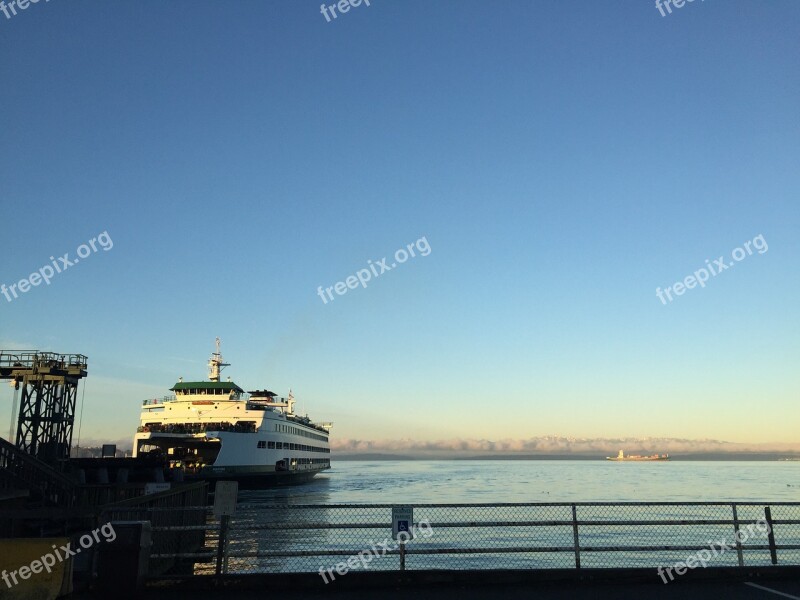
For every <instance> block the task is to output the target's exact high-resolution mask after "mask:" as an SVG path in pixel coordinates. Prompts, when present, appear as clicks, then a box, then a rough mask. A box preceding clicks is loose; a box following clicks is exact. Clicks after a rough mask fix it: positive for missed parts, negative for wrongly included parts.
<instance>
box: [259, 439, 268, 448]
mask: <svg viewBox="0 0 800 600" xmlns="http://www.w3.org/2000/svg"><path fill="white" fill-rule="evenodd" d="M258 447H259V448H266V447H267V442H264V441H261V442H258Z"/></svg>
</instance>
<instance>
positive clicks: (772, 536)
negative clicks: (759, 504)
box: [764, 506, 778, 565]
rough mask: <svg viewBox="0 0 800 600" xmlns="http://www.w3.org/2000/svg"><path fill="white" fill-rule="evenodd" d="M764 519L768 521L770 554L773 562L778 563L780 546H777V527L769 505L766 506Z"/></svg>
mask: <svg viewBox="0 0 800 600" xmlns="http://www.w3.org/2000/svg"><path fill="white" fill-rule="evenodd" d="M764 519H766V521H767V527H769V531H768V532H767V541H768V542H769V556H770V558H771V559H772V564H773V565H777V564H778V548H776V547H775V527H774V525H773V524H772V511H771V510H770V508H769V506H765V507H764Z"/></svg>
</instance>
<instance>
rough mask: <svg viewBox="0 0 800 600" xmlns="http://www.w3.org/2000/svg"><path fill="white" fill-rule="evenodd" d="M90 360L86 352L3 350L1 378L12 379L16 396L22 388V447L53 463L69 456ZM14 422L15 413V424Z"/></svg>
mask: <svg viewBox="0 0 800 600" xmlns="http://www.w3.org/2000/svg"><path fill="white" fill-rule="evenodd" d="M87 362H88V359H87V358H86V357H85V356H84V355H82V354H57V353H54V352H39V351H37V350H0V380H6V381H10V382H11V385H12V386H13V387H14V390H15V398H16V393H17V391H18V390H19V389H20V388H22V399H21V402H20V406H19V417H18V419H17V429H16V441H15V444H16V446H17V448H18V449H19V450H21V451H22V452H25V453H27V454H29V455H31V456H35V457H36V458H38V459H40V460H43V461H46V462H49V463H53V462H56V461H58V460H61V459H66V458H69V455H70V451H71V448H72V429H73V423H74V422H75V405H76V401H77V397H78V383H79V382H80V380H81V379H83V378H84V377H86V374H87V371H86V369H87ZM13 421H14V417H13V415H12V426H13ZM9 441H12V440H9Z"/></svg>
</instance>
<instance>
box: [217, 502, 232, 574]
mask: <svg viewBox="0 0 800 600" xmlns="http://www.w3.org/2000/svg"><path fill="white" fill-rule="evenodd" d="M230 519H231V518H230V517H229V516H228V515H223V516H221V517H220V518H219V540H218V541H217V569H216V576H217V577H218V578H219V577H221V576H222V572H223V568H222V564H223V561H225V547H226V546H227V545H228V525H229V524H230ZM225 570H226V571H227V569H225Z"/></svg>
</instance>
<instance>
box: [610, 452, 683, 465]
mask: <svg viewBox="0 0 800 600" xmlns="http://www.w3.org/2000/svg"><path fill="white" fill-rule="evenodd" d="M606 460H615V461H627V460H629V461H631V462H637V461H638V462H644V461H651V460H669V454H652V455H650V456H639V455H638V454H629V455H628V456H625V453H624V452H623V451H622V450H620V451H619V454H617V455H616V456H606Z"/></svg>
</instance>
